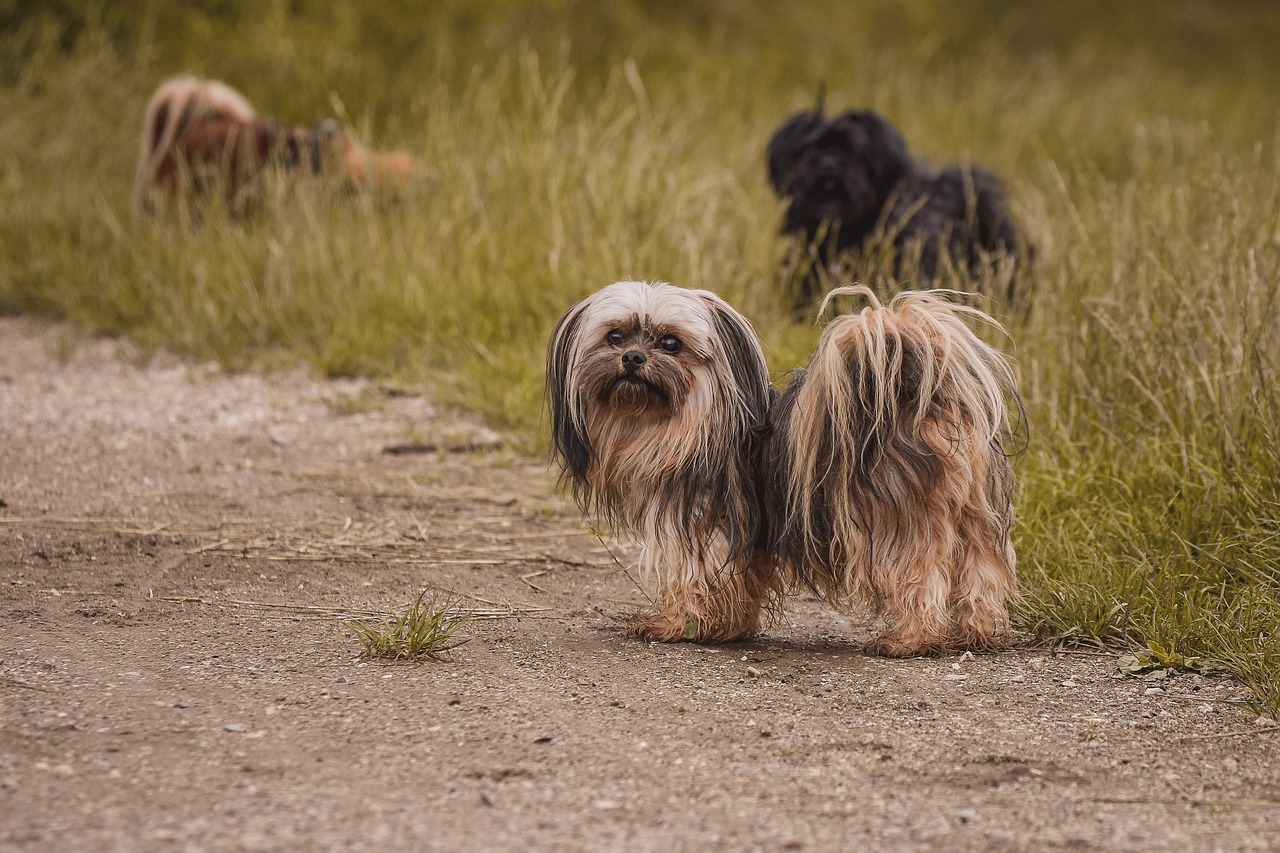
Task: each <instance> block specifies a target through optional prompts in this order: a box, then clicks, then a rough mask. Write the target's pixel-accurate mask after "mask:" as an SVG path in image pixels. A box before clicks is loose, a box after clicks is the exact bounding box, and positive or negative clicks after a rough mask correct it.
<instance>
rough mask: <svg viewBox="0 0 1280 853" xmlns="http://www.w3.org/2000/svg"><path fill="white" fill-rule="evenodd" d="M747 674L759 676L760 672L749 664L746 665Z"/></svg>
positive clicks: (754, 676) (753, 676)
mask: <svg viewBox="0 0 1280 853" xmlns="http://www.w3.org/2000/svg"><path fill="white" fill-rule="evenodd" d="M747 675H749V676H751V677H752V678H759V677H760V675H761V672H760V670H758V669H756V668H755V667H754V666H749V667H747Z"/></svg>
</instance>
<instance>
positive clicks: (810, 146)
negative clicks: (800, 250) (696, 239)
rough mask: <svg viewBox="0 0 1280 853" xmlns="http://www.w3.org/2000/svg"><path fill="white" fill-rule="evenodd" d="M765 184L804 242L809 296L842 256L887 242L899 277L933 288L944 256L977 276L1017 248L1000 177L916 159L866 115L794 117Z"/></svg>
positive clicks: (773, 144)
mask: <svg viewBox="0 0 1280 853" xmlns="http://www.w3.org/2000/svg"><path fill="white" fill-rule="evenodd" d="M768 166H769V180H770V182H771V183H772V184H773V188H774V190H775V191H776V192H777V194H778V196H779V197H780V198H784V199H786V200H787V209H786V215H785V218H784V220H783V224H782V231H783V233H785V234H797V235H800V236H802V237H803V239H804V243H805V245H806V246H807V249H808V254H809V262H810V263H811V264H812V266H811V267H810V274H809V275H808V276H807V277H806V279H805V281H804V283H803V294H802V295H803V297H804V299H805V301H806V302H807V301H808V300H810V299H812V297H813V296H814V295H815V290H816V288H817V287H818V286H819V284H820V276H821V271H822V270H828V271H829V270H831V269H832V268H833V266H834V265H835V264H837V263H838V261H839V257H840V255H842V254H843V253H845V252H848V251H857V250H861V249H863V248H865V247H867V246H868V245H869V244H871V243H872V242H875V241H878V240H881V239H884V240H886V241H887V242H889V243H890V244H891V246H892V251H893V264H894V266H893V270H894V274H895V276H897V277H902V276H904V275H906V276H910V275H912V274H914V275H916V276H917V277H918V278H919V279H920V280H922V281H925V282H931V281H933V280H934V279H935V278H936V276H937V273H938V268H939V265H940V263H941V262H942V256H943V255H944V254H945V255H947V256H949V257H950V259H951V261H952V262H954V263H955V264H956V265H957V266H959V267H964V268H968V269H971V270H976V269H977V268H978V267H979V266H980V265H982V264H984V263H988V262H990V261H991V260H993V259H995V258H998V257H999V256H1001V255H1014V254H1015V253H1016V252H1017V250H1018V231H1017V229H1016V228H1015V226H1014V223H1013V221H1012V219H1011V218H1010V217H1009V214H1008V212H1007V210H1006V209H1005V187H1004V184H1003V183H1002V182H1001V180H1000V179H999V178H997V177H996V176H995V175H993V174H991V173H990V172H987V171H984V170H983V169H980V168H978V167H976V166H968V165H963V166H950V167H948V168H946V169H943V170H942V171H940V172H939V171H937V170H935V169H933V168H932V167H931V166H929V165H928V164H926V163H923V162H921V161H919V160H916V159H915V158H914V157H912V156H911V154H910V152H909V151H908V150H907V143H906V141H905V140H904V139H903V138H902V134H900V133H899V132H898V130H897V129H896V128H895V127H894V126H893V125H891V124H890V123H889V122H887V121H886V120H885V119H883V118H881V117H880V116H879V115H877V114H875V113H873V112H870V111H847V112H843V113H841V114H840V115H837V116H833V117H831V118H827V117H826V116H825V115H824V114H823V112H822V109H821V108H818V109H814V110H807V111H805V112H801V113H797V114H796V115H793V116H791V117H790V118H789V119H787V120H786V122H784V123H783V125H782V126H781V127H780V128H778V130H777V131H776V132H775V133H774V135H773V137H772V139H771V140H770V141H769V150H768Z"/></svg>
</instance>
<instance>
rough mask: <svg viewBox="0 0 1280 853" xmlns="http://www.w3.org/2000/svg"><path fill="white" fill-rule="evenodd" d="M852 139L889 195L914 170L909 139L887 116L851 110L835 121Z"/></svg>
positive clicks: (872, 173) (833, 122)
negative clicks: (908, 145) (908, 143)
mask: <svg viewBox="0 0 1280 853" xmlns="http://www.w3.org/2000/svg"><path fill="white" fill-rule="evenodd" d="M831 124H832V125H839V126H840V127H841V129H842V130H844V132H845V133H846V134H847V135H848V137H849V144H850V146H851V147H852V148H853V150H855V151H858V152H860V153H861V154H862V155H863V156H864V157H865V158H866V163H867V166H868V168H869V169H870V171H871V177H872V180H873V181H875V184H876V186H877V188H879V189H880V190H881V191H882V192H883V193H885V194H886V195H887V194H888V192H889V191H890V190H891V189H892V188H893V187H894V185H896V184H897V183H898V181H900V180H902V178H903V177H904V176H905V175H906V174H907V173H908V172H909V171H911V152H910V151H909V150H908V149H907V140H906V139H904V138H903V136H902V134H901V133H900V132H899V131H898V129H897V128H896V127H894V126H893V125H892V124H890V123H889V122H888V121H887V120H886V119H885V118H884V117H882V116H880V115H879V114H878V113H875V112H872V111H871V110H850V111H848V112H846V113H843V114H841V115H840V116H838V117H837V118H833V119H832V120H831Z"/></svg>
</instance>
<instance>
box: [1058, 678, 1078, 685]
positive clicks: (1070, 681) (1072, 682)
mask: <svg viewBox="0 0 1280 853" xmlns="http://www.w3.org/2000/svg"><path fill="white" fill-rule="evenodd" d="M1061 686H1062V687H1075V686H1076V683H1075V682H1074V681H1072V680H1071V679H1070V678H1068V679H1067V680H1066V681H1064V682H1062V685H1061Z"/></svg>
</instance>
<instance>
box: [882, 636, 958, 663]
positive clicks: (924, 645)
mask: <svg viewBox="0 0 1280 853" xmlns="http://www.w3.org/2000/svg"><path fill="white" fill-rule="evenodd" d="M862 650H863V651H864V652H866V653H867V654H869V655H878V656H880V657H885V658H917V657H928V656H930V655H936V654H939V653H940V652H942V651H943V644H942V643H929V642H922V641H919V640H908V639H906V638H904V637H892V636H889V635H888V634H881V635H880V636H879V637H875V638H874V639H872V640H871V641H869V642H868V643H867V644H866V645H865V646H863V647H862Z"/></svg>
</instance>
